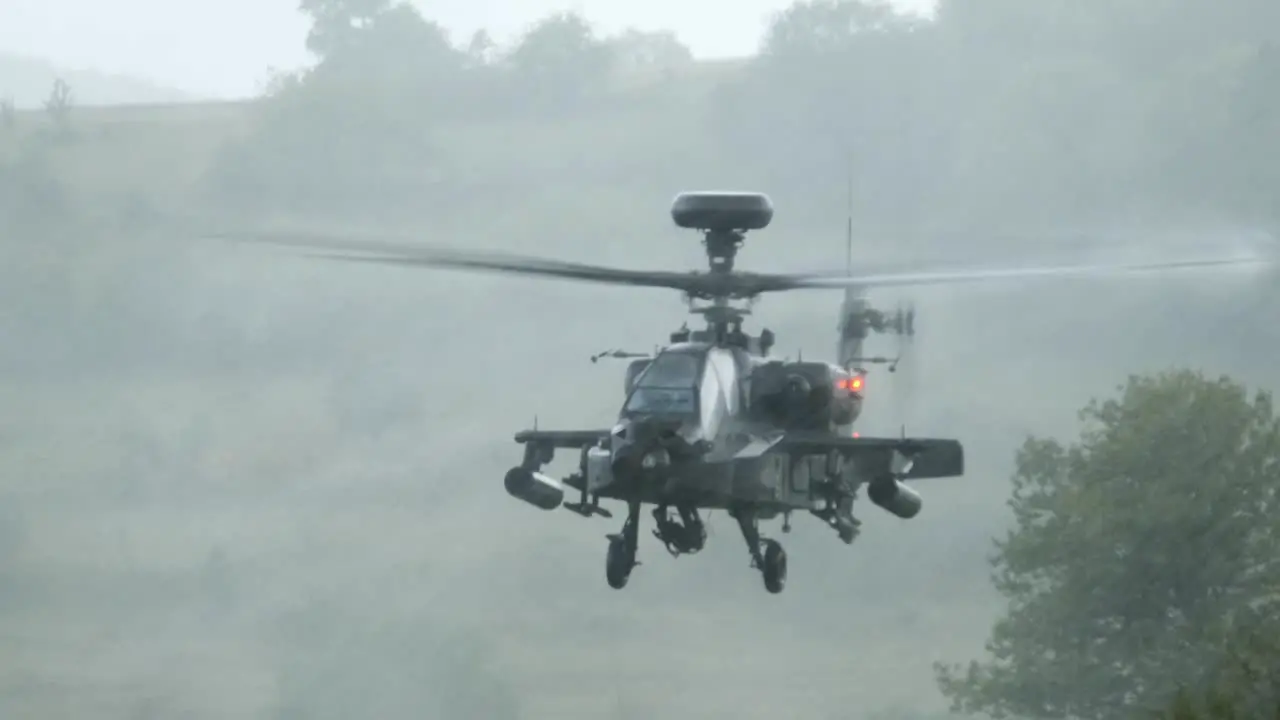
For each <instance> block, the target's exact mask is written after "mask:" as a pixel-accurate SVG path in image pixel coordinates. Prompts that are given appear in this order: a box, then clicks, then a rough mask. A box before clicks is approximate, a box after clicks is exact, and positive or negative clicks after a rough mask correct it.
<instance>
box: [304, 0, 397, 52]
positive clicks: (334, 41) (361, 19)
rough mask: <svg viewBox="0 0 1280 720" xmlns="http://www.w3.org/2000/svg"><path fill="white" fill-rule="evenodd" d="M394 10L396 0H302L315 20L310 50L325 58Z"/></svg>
mask: <svg viewBox="0 0 1280 720" xmlns="http://www.w3.org/2000/svg"><path fill="white" fill-rule="evenodd" d="M391 8H392V0H302V2H301V4H300V5H299V7H298V9H299V10H301V11H302V12H303V13H304V14H305V15H307V16H309V17H310V18H311V31H310V32H309V33H307V50H310V51H311V52H312V53H314V54H315V55H316V56H317V57H319V58H321V59H324V58H327V57H329V56H330V55H332V54H333V53H335V52H338V51H340V50H342V49H344V48H346V47H348V46H349V45H350V44H351V43H352V42H354V41H355V38H356V37H357V35H358V33H359V31H360V30H362V29H364V28H365V27H367V26H368V25H369V24H370V23H372V22H373V21H374V20H375V19H377V18H378V16H380V15H382V14H383V13H385V12H387V11H388V10H390V9H391Z"/></svg>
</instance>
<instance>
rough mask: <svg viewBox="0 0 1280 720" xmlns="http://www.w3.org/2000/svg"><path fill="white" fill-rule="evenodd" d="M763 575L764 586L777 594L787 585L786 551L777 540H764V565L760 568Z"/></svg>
mask: <svg viewBox="0 0 1280 720" xmlns="http://www.w3.org/2000/svg"><path fill="white" fill-rule="evenodd" d="M760 573H761V574H762V575H764V588H765V590H768V591H769V592H771V593H774V594H777V593H780V592H782V589H783V588H784V587H786V585H787V551H786V550H783V549H782V543H780V542H778V541H777V540H765V541H764V567H762V568H760Z"/></svg>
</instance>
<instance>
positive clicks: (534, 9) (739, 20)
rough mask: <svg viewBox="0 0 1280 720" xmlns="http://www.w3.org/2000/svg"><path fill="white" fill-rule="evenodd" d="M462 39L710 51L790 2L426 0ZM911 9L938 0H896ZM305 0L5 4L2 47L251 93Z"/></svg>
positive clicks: (727, 51) (73, 65)
mask: <svg viewBox="0 0 1280 720" xmlns="http://www.w3.org/2000/svg"><path fill="white" fill-rule="evenodd" d="M416 4H417V5H418V6H419V7H420V8H422V10H423V13H424V14H425V15H427V16H428V17H431V18H433V19H435V20H437V21H438V22H441V23H442V24H444V25H445V26H447V27H449V28H450V29H451V30H452V31H453V33H454V36H455V38H462V37H465V36H467V35H470V34H471V32H472V31H474V30H476V29H477V28H482V27H483V28H487V29H489V31H490V33H492V34H493V35H494V36H495V37H496V38H498V39H499V40H500V41H501V40H504V39H509V38H511V37H513V36H516V35H518V34H519V33H520V32H521V31H522V30H523V29H524V28H525V27H527V25H528V24H529V23H531V22H533V21H534V20H536V19H537V18H539V17H541V16H544V15H547V14H548V13H550V12H554V11H556V10H578V11H580V12H582V13H583V14H585V15H586V16H587V17H588V18H590V19H591V21H592V22H594V23H595V24H596V26H597V27H598V28H600V29H601V30H602V31H604V32H606V33H608V32H614V31H616V30H618V29H621V28H623V27H626V26H628V25H630V26H635V27H638V28H642V29H653V28H663V27H665V28H671V29H673V30H675V31H676V32H677V33H679V35H680V37H681V39H683V40H684V41H685V42H686V43H688V44H689V45H690V46H691V47H693V49H694V52H695V54H697V55H699V56H702V57H722V56H732V55H743V54H746V53H749V52H751V51H752V50H754V49H755V47H756V45H757V43H758V41H759V39H760V35H761V33H762V31H763V29H764V27H765V23H766V22H767V20H768V17H769V15H770V14H771V13H773V12H775V11H777V10H779V9H782V8H785V7H786V6H787V5H789V4H790V2H788V0H733V1H732V2H730V1H729V0H577V1H576V2H559V1H558V0H446V1H445V2H429V1H427V0H417V2H416ZM895 4H899V5H902V6H903V7H906V8H911V9H920V8H927V7H929V6H930V5H932V2H930V0H895ZM297 6H298V0H0V7H2V8H3V12H2V13H0V14H2V15H3V21H0V51H2V52H6V53H13V54H20V55H29V56H34V57H40V58H44V59H47V60H50V61H52V62H54V63H56V64H58V65H61V66H63V67H65V68H67V69H93V70H100V71H105V72H110V73H120V74H127V75H134V76H138V77H142V78H147V79H151V80H154V81H156V82H158V83H160V84H163V85H168V86H171V87H175V88H178V89H182V90H187V91H189V92H192V93H195V94H199V95H207V96H211V97H214V96H220V97H234V96H243V95H247V94H251V93H253V92H255V91H256V90H257V89H258V86H259V83H260V82H261V81H262V80H263V79H264V78H265V77H266V75H267V72H268V69H269V68H271V67H277V68H284V69H288V68H293V67H297V66H299V65H302V64H305V63H306V62H308V60H309V57H308V56H307V53H306V51H305V50H304V49H303V38H304V37H305V35H306V28H307V25H306V21H305V19H304V18H303V16H302V15H300V14H299V13H298V12H297V9H296V8H297Z"/></svg>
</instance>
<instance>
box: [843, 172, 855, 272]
mask: <svg viewBox="0 0 1280 720" xmlns="http://www.w3.org/2000/svg"><path fill="white" fill-rule="evenodd" d="M844 211H845V212H844V217H845V220H844V271H845V274H846V275H852V274H853V151H849V152H848V154H847V164H846V167H845V204H844Z"/></svg>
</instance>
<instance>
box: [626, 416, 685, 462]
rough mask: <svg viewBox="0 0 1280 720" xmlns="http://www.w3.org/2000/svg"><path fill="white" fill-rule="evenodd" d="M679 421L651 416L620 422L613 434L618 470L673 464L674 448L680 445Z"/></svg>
mask: <svg viewBox="0 0 1280 720" xmlns="http://www.w3.org/2000/svg"><path fill="white" fill-rule="evenodd" d="M679 429H680V423H679V422H678V421H671V420H666V419H663V418H656V417H649V418H638V419H631V420H627V421H624V422H622V423H619V424H618V426H617V427H615V428H614V430H613V433H612V435H611V437H610V446H611V450H612V454H613V466H614V469H615V470H616V471H625V470H628V469H637V468H640V469H645V470H654V469H658V468H660V467H664V466H666V465H669V464H670V463H671V454H672V453H671V451H672V450H673V449H675V446H676V445H678V440H679V439H680V435H679V433H678V431H679Z"/></svg>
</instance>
